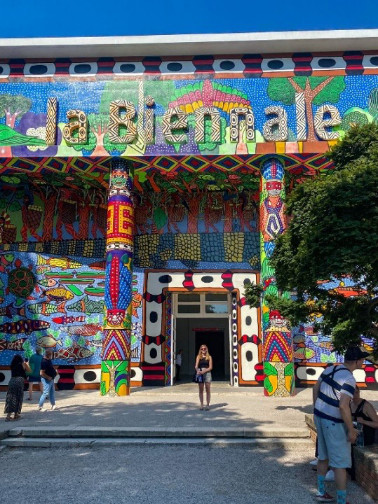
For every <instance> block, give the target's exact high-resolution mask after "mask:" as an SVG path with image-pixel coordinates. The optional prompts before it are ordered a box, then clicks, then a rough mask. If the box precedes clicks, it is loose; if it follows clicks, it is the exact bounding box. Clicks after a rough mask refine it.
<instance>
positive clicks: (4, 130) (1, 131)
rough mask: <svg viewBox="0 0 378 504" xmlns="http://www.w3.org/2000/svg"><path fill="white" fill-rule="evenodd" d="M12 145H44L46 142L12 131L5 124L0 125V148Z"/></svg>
mask: <svg viewBox="0 0 378 504" xmlns="http://www.w3.org/2000/svg"><path fill="white" fill-rule="evenodd" d="M12 145H44V146H45V145H46V142H45V141H44V140H42V139H41V138H36V137H31V136H27V135H23V134H22V133H18V132H17V131H14V130H13V129H12V128H10V127H9V126H6V125H5V124H0V146H12Z"/></svg>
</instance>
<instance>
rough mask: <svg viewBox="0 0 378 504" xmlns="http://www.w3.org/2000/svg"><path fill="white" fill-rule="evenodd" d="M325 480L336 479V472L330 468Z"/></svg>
mask: <svg viewBox="0 0 378 504" xmlns="http://www.w3.org/2000/svg"><path fill="white" fill-rule="evenodd" d="M325 480H326V481H335V473H334V472H333V471H332V469H330V470H329V471H328V472H327V474H326V475H325Z"/></svg>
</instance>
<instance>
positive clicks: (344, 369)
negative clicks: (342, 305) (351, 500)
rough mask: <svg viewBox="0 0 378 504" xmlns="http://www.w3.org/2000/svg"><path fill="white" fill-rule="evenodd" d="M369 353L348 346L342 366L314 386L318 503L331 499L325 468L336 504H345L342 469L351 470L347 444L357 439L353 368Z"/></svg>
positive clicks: (330, 371) (349, 451)
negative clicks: (331, 478) (333, 485)
mask: <svg viewBox="0 0 378 504" xmlns="http://www.w3.org/2000/svg"><path fill="white" fill-rule="evenodd" d="M368 355H369V354H368V353H367V352H363V351H362V350H361V349H360V348H359V347H350V348H348V350H347V351H346V353H345V356H344V364H340V365H333V366H329V367H327V368H326V369H325V370H324V371H323V373H322V374H321V376H320V377H319V380H318V382H317V384H316V385H315V387H314V391H313V397H314V420H315V425H316V430H317V435H318V492H317V494H316V499H317V500H318V502H333V501H334V500H335V499H334V497H332V496H331V495H329V494H328V493H327V492H326V490H325V475H326V473H327V470H328V466H330V467H332V468H333V470H334V472H335V482H336V489H337V504H347V502H346V484H347V474H346V468H347V467H351V465H352V461H351V444H352V443H354V442H355V441H356V439H357V434H358V433H357V430H356V429H355V428H354V426H353V421H352V415H351V411H350V402H351V400H352V398H353V393H354V389H355V386H356V380H355V379H354V376H353V371H354V370H355V369H358V368H361V367H362V365H363V362H364V359H365V358H366V357H367V356H368Z"/></svg>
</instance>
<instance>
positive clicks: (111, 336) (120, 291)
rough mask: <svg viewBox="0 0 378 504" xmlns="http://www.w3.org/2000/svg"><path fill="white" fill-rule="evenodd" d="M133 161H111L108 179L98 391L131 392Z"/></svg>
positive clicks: (119, 394) (117, 159) (111, 393)
mask: <svg viewBox="0 0 378 504" xmlns="http://www.w3.org/2000/svg"><path fill="white" fill-rule="evenodd" d="M131 190H132V165H131V163H130V162H128V161H126V160H125V159H121V158H116V159H114V160H113V161H112V171H111V174H110V182H109V199H108V218H107V232H106V266H105V276H106V280H105V320H104V339H103V344H102V362H101V395H118V396H125V395H129V394H130V342H131V316H132V304H131V300H132V265H133V250H134V247H133V231H134V208H133V202H132V199H131Z"/></svg>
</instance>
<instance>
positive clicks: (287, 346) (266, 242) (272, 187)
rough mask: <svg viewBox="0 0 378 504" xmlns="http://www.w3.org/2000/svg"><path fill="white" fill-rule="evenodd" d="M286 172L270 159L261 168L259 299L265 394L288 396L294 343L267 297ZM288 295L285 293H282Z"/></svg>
mask: <svg viewBox="0 0 378 504" xmlns="http://www.w3.org/2000/svg"><path fill="white" fill-rule="evenodd" d="M284 176H285V171H284V167H283V165H282V163H281V162H280V161H279V160H278V159H277V158H270V159H268V160H267V161H265V162H263V164H262V166H261V191H260V251H261V282H262V284H263V288H264V293H263V299H262V306H261V307H262V310H261V313H262V328H263V360H264V394H265V395H268V396H281V397H282V396H289V395H291V394H293V393H294V383H295V382H294V363H293V340H292V335H291V331H290V329H289V327H288V322H287V321H286V319H284V318H283V317H282V315H281V313H280V312H279V311H278V310H270V309H269V306H268V305H267V303H266V301H265V296H266V295H267V294H273V295H276V296H278V290H277V286H276V284H275V272H274V269H273V268H272V267H271V265H270V264H269V263H270V261H269V258H270V257H271V255H272V253H273V250H274V247H275V244H274V240H275V238H277V236H278V235H280V234H281V233H283V232H284V230H285V227H286V220H285V215H284V201H285V184H284ZM284 295H288V293H284Z"/></svg>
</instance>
